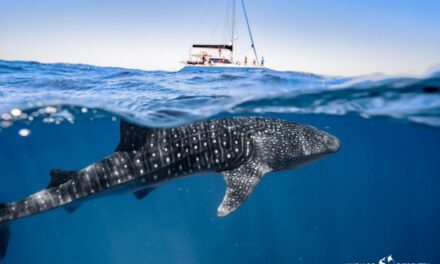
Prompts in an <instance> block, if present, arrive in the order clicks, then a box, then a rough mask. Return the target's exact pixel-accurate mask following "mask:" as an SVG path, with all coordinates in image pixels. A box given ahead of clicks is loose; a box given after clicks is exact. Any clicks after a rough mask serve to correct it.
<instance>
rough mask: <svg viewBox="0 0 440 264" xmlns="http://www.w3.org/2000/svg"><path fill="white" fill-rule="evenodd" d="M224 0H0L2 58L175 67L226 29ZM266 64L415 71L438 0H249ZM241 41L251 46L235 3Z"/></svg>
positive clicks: (430, 52) (332, 70) (430, 40)
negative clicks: (191, 49) (195, 47)
mask: <svg viewBox="0 0 440 264" xmlns="http://www.w3.org/2000/svg"><path fill="white" fill-rule="evenodd" d="M228 2H230V0H220V1H218V0H217V1H214V0H186V1H181V0H180V1H177V0H165V1H152V0H143V1H141V0H124V1H122V0H119V1H115V0H109V1H96V0H17V1H1V2H0V58H1V59H7V60H34V61H41V62H69V63H87V64H94V65H103V66H121V67H129V68H140V69H168V70H174V69H178V68H179V67H180V66H181V65H180V64H179V61H182V60H184V59H185V58H186V56H187V54H188V49H189V46H190V45H191V43H192V42H200V41H202V42H206V41H208V40H218V39H221V36H223V35H224V33H225V32H223V31H225V27H224V26H223V25H225V23H223V22H226V16H225V15H226V11H227V8H226V7H227V5H228ZM246 3H247V9H248V14H249V18H250V22H251V26H252V29H253V34H254V38H255V41H256V46H257V49H258V52H259V54H260V55H263V56H264V57H265V59H266V63H267V66H268V67H270V68H274V69H280V70H296V71H306V72H314V73H322V74H329V75H359V74H370V73H377V72H383V73H387V74H420V73H423V72H425V71H426V70H427V69H428V68H429V67H430V66H432V65H434V64H438V63H440V30H439V28H440V16H439V15H438V11H439V10H440V1H438V0H420V1H415V0H363V1H353V0H335V1H329V0H301V1H299V0H298V1H297V0H271V1H267V0H266V1H263V0H247V1H246ZM237 11H238V12H239V16H238V17H237V34H236V36H237V37H238V43H239V45H240V50H242V51H244V52H246V51H249V46H250V44H249V41H248V36H247V34H246V31H245V30H246V29H245V24H244V21H243V16H242V13H241V9H238V10H237Z"/></svg>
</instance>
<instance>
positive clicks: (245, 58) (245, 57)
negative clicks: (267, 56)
mask: <svg viewBox="0 0 440 264" xmlns="http://www.w3.org/2000/svg"><path fill="white" fill-rule="evenodd" d="M243 64H244V65H247V56H244V63H243Z"/></svg>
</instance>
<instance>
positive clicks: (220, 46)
mask: <svg viewBox="0 0 440 264" xmlns="http://www.w3.org/2000/svg"><path fill="white" fill-rule="evenodd" d="M192 47H193V48H205V49H227V50H230V51H232V50H233V46H232V45H226V44H194V45H193V46H192Z"/></svg>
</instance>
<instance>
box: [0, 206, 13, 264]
mask: <svg viewBox="0 0 440 264" xmlns="http://www.w3.org/2000/svg"><path fill="white" fill-rule="evenodd" d="M5 207H6V205H5V204H2V203H0V212H1V211H2V210H1V209H2V208H5ZM10 235H11V231H10V230H9V225H8V223H0V260H2V259H4V258H5V256H6V251H7V250H8V243H9V237H10Z"/></svg>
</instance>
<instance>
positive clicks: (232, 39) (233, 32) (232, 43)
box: [231, 0, 235, 63]
mask: <svg viewBox="0 0 440 264" xmlns="http://www.w3.org/2000/svg"><path fill="white" fill-rule="evenodd" d="M231 27H232V28H231V46H232V47H234V39H235V36H234V35H235V0H232V21H231ZM231 63H234V50H231Z"/></svg>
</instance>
